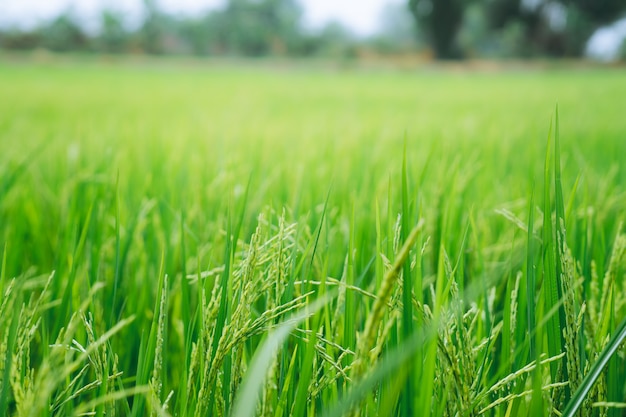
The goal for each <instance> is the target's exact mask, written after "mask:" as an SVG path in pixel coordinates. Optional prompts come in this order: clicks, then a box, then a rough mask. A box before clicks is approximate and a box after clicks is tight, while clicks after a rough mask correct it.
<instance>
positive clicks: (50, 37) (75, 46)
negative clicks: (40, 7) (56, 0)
mask: <svg viewBox="0 0 626 417" xmlns="http://www.w3.org/2000/svg"><path fill="white" fill-rule="evenodd" d="M40 33H41V40H42V45H41V46H43V47H44V48H47V49H50V50H52V51H59V52H65V51H72V50H74V51H76V50H83V49H86V48H87V46H88V41H89V39H88V37H87V35H86V34H85V33H84V32H83V30H82V28H81V27H80V26H79V25H78V23H76V22H75V21H74V19H73V17H72V16H71V15H70V13H69V12H66V13H63V14H61V15H60V16H58V17H57V18H56V19H54V20H53V21H51V22H50V23H49V24H47V25H46V26H44V27H43V28H42V29H41V32H40Z"/></svg>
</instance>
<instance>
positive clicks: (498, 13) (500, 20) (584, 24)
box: [485, 0, 626, 56]
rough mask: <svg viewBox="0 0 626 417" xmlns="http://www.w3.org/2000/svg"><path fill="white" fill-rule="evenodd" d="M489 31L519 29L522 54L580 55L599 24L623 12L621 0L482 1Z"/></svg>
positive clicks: (519, 50)
mask: <svg viewBox="0 0 626 417" xmlns="http://www.w3.org/2000/svg"><path fill="white" fill-rule="evenodd" d="M485 6H486V8H487V15H488V17H489V22H490V25H491V28H492V29H494V30H496V31H500V33H504V32H506V31H508V28H510V27H521V28H522V32H523V37H522V39H521V40H520V44H519V45H518V50H517V51H515V52H516V53H517V54H521V55H527V56H530V55H536V54H547V55H556V56H580V55H582V53H583V52H584V47H585V44H586V42H587V40H588V39H589V38H590V36H591V35H592V34H593V32H594V31H595V30H596V29H598V28H599V27H601V26H602V25H605V24H608V23H610V22H612V21H615V20H617V19H618V18H619V17H620V15H622V14H623V13H624V12H625V11H626V1H624V0H560V1H556V0H533V1H530V0H485Z"/></svg>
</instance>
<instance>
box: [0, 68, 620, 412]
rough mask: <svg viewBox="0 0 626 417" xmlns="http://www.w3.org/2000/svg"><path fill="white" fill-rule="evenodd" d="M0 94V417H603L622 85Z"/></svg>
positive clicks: (100, 75)
mask: <svg viewBox="0 0 626 417" xmlns="http://www.w3.org/2000/svg"><path fill="white" fill-rule="evenodd" d="M0 95H1V96H2V97H3V100H1V101H0V155H2V156H1V157H0V243H1V244H2V246H1V250H2V262H1V273H0V288H1V290H2V294H3V297H2V299H1V301H0V415H11V416H13V415H15V416H72V415H76V416H77V415H97V416H103V415H107V416H111V415H118V416H143V415H158V416H163V415H177V416H195V415H198V416H203V415H225V416H228V415H233V416H248V415H263V416H286V415H293V416H303V415H310V416H313V415H324V416H340V415H353V416H357V415H358V416H369V415H390V416H391V415H397V416H407V415H434V416H452V415H462V416H479V415H487V416H514V415H520V416H537V415H567V416H572V415H585V416H589V415H597V416H619V415H622V410H623V407H624V406H625V404H624V403H626V392H625V391H624V389H625V387H626V383H625V382H626V356H625V355H626V350H625V348H624V343H623V341H624V339H625V338H626V321H625V318H626V297H625V294H626V291H625V288H624V284H625V282H626V280H625V279H624V278H625V271H626V269H625V266H626V259H625V252H626V233H625V230H624V227H623V221H624V213H626V195H625V193H626V187H625V186H626V171H624V169H623V167H622V166H621V163H622V156H623V155H625V154H626V142H625V141H624V132H626V119H625V118H624V117H623V109H624V108H626V102H625V101H626V80H625V79H624V77H623V75H622V74H621V73H620V72H618V71H614V72H611V71H609V70H604V71H593V72H591V71H585V72H583V71H578V72H576V71H555V72H548V73H537V72H520V73H516V72H507V73H500V74H494V73H490V74H481V73H457V72H437V73H434V72H428V71H426V70H424V71H423V72H420V73H398V72H381V71H378V72H367V71H358V70H353V71H351V72H335V71H332V70H330V69H326V70H322V69H318V70H317V71H310V70H303V69H298V68H297V67H295V68H291V69H286V68H280V69H278V68H274V69H271V68H266V69H259V68H256V69H254V68H245V67H237V68H231V67H219V66H213V67H211V68H207V67H203V66H195V67H194V66H187V67H179V66H172V65H171V64H167V63H162V64H161V66H152V67H151V68H150V69H148V68H146V67H142V66H140V65H137V64H135V65H130V64H129V65H117V66H114V65H108V66H106V65H104V64H99V65H94V64H89V63H82V64H80V65H78V64H76V63H71V62H65V63H57V64H47V65H45V66H39V67H36V66H31V65H25V64H3V65H2V66H0ZM556 100H558V102H559V111H560V114H556V113H555V110H554V102H555V101H556ZM551 116H552V117H551ZM550 119H552V122H550ZM550 124H551V125H552V127H551V128H550Z"/></svg>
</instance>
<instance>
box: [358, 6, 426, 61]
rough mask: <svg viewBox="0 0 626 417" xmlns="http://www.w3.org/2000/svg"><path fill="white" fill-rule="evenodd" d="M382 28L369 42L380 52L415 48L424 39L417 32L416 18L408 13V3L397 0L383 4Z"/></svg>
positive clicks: (380, 18) (381, 14)
mask: <svg viewBox="0 0 626 417" xmlns="http://www.w3.org/2000/svg"><path fill="white" fill-rule="evenodd" d="M379 20H380V25H381V26H380V30H379V32H378V33H377V34H376V35H375V36H374V37H373V39H372V40H371V41H370V42H369V44H370V45H371V46H374V47H375V48H376V49H378V50H380V52H383V53H386V52H400V51H408V50H415V49H416V48H418V47H420V46H421V45H422V44H423V42H424V40H423V38H422V37H421V36H420V34H419V32H416V27H415V19H413V18H412V16H411V14H410V13H407V5H406V4H405V3H399V2H397V1H393V2H389V3H387V4H386V5H385V6H383V8H382V10H381V13H380V17H379Z"/></svg>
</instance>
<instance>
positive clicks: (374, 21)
mask: <svg viewBox="0 0 626 417" xmlns="http://www.w3.org/2000/svg"><path fill="white" fill-rule="evenodd" d="M298 1H299V3H300V4H301V5H302V6H303V8H304V13H305V14H304V21H305V24H306V25H307V26H308V27H311V28H318V27H321V26H323V25H324V24H325V23H327V22H329V21H332V20H336V21H339V22H341V23H343V24H344V25H345V26H347V27H348V28H350V29H351V30H352V31H353V32H354V33H356V34H359V35H369V34H372V33H374V32H376V30H377V28H378V20H379V19H378V18H379V16H380V13H381V10H382V8H383V6H384V5H385V4H388V3H390V2H394V1H395V2H397V1H401V0H298ZM157 3H158V4H159V5H160V6H161V7H162V9H163V10H165V11H168V12H174V13H184V14H193V13H198V12H201V11H203V10H206V9H207V8H211V7H218V6H219V5H220V4H222V3H223V0H157ZM141 4H142V1H141V0H0V24H2V25H6V24H15V23H17V24H19V25H20V26H32V25H34V24H36V23H37V22H38V21H41V20H42V19H49V18H51V17H54V16H55V15H57V14H58V13H59V12H62V11H64V10H67V9H68V8H70V7H71V9H72V10H73V11H74V12H76V13H77V14H78V15H80V16H83V17H85V18H86V19H88V20H89V19H90V18H91V19H95V17H96V16H97V15H98V11H99V10H100V9H101V8H102V7H103V6H108V7H110V8H113V9H115V10H120V11H121V12H123V13H125V14H126V15H128V16H136V15H139V14H140V11H141ZM355 6H357V7H355Z"/></svg>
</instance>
